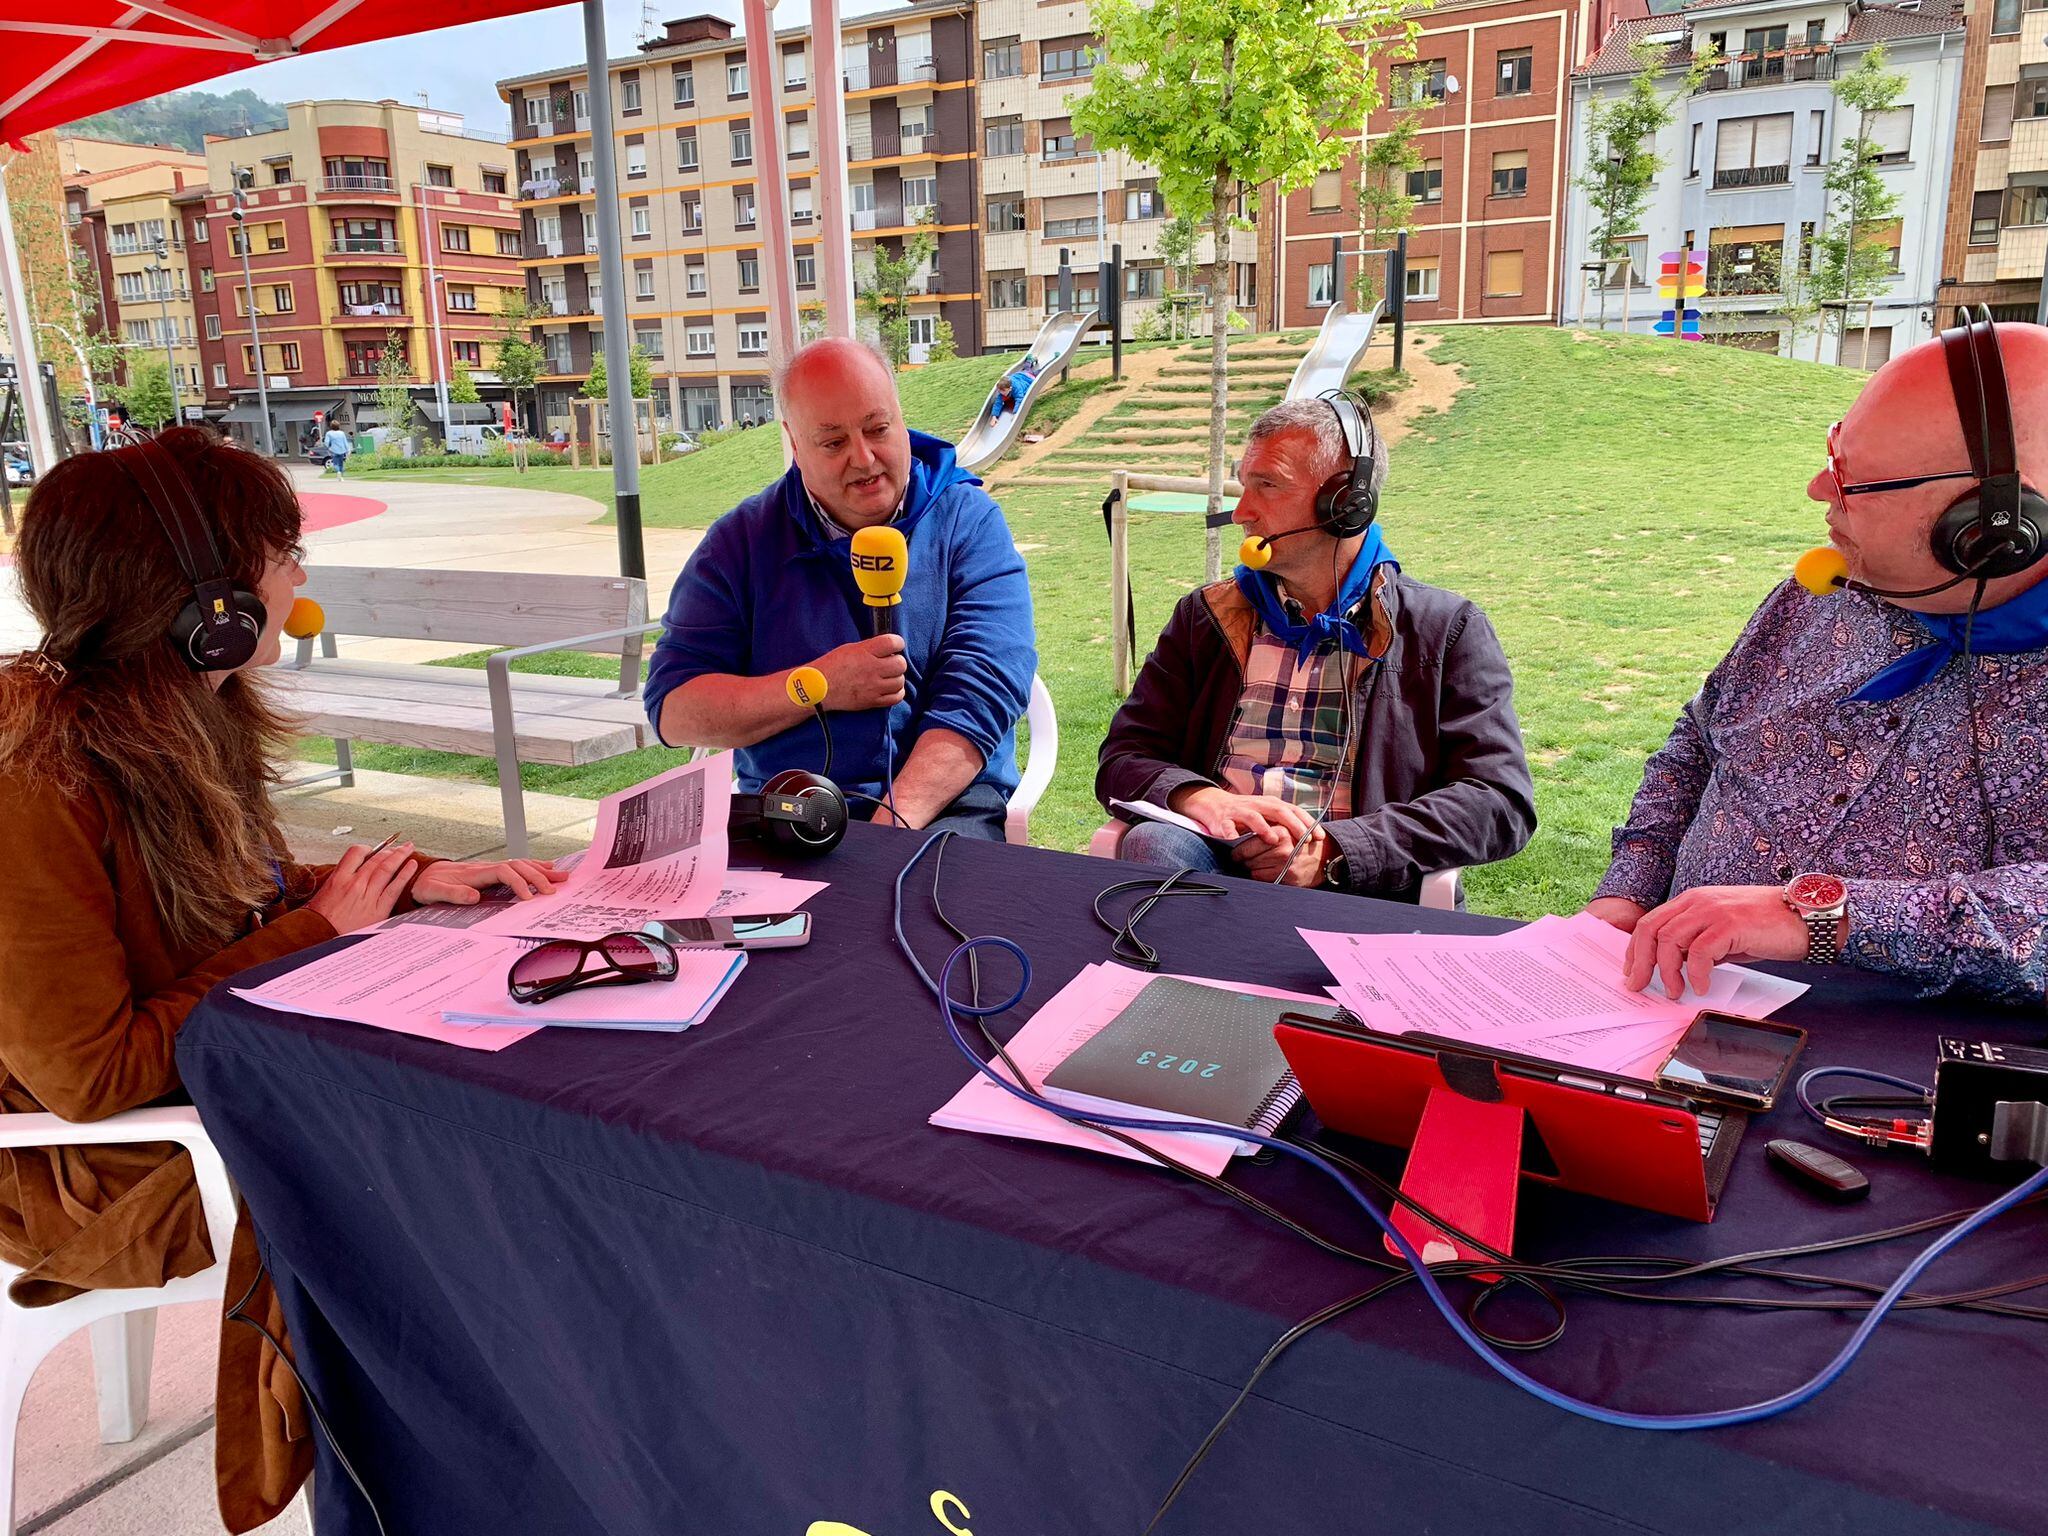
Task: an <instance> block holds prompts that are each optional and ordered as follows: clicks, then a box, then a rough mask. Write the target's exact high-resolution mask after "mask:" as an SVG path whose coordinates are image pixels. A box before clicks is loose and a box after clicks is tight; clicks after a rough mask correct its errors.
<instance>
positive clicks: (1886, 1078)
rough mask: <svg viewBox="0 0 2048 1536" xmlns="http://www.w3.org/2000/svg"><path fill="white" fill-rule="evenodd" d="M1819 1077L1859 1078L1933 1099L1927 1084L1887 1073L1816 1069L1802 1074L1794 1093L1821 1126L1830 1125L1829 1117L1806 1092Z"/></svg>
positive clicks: (1826, 1068) (1835, 1068) (1837, 1068)
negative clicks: (1809, 1084) (1909, 1080)
mask: <svg viewBox="0 0 2048 1536" xmlns="http://www.w3.org/2000/svg"><path fill="white" fill-rule="evenodd" d="M1817 1077H1859V1078H1862V1079H1863V1080H1864V1081H1865V1082H1867V1083H1882V1084H1884V1085H1885V1087H1887V1088H1904V1089H1905V1090H1907V1091H1908V1092H1909V1093H1917V1094H1919V1095H1920V1097H1921V1098H1923V1099H1927V1098H1931V1097H1932V1095H1931V1094H1930V1093H1929V1091H1928V1089H1927V1086H1926V1084H1924V1083H1913V1082H1908V1081H1907V1080H1906V1079H1905V1078H1903V1077H1893V1076H1891V1075H1890V1074H1889V1073H1886V1072H1866V1071H1864V1069H1863V1068H1861V1067H1814V1068H1813V1069H1812V1070H1810V1071H1807V1072H1802V1073H1800V1075H1799V1083H1798V1086H1797V1087H1795V1088H1794V1089H1793V1090H1792V1091H1793V1092H1794V1093H1796V1094H1798V1095H1799V1107H1800V1108H1801V1109H1803V1110H1805V1111H1806V1113H1807V1115H1808V1116H1809V1117H1810V1118H1812V1119H1813V1120H1815V1121H1817V1122H1818V1123H1820V1124H1821V1125H1826V1124H1827V1123H1828V1122H1827V1116H1825V1115H1823V1114H1822V1113H1821V1112H1820V1106H1819V1105H1818V1104H1816V1103H1814V1102H1813V1097H1812V1095H1810V1094H1809V1093H1808V1092H1807V1091H1806V1085H1807V1084H1808V1083H1810V1082H1812V1081H1813V1080H1814V1079H1815V1078H1817Z"/></svg>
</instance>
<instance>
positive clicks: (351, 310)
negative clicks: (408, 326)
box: [334, 304, 407, 325]
mask: <svg viewBox="0 0 2048 1536" xmlns="http://www.w3.org/2000/svg"><path fill="white" fill-rule="evenodd" d="M334 318H335V320H336V321H338V322H340V323H342V324H344V325H345V324H347V323H348V322H350V321H361V322H362V323H364V324H366V325H367V324H372V323H374V322H376V321H379V320H404V319H406V318H407V315H406V312H405V306H404V305H402V304H344V305H342V306H341V308H339V309H337V310H336V311H334Z"/></svg>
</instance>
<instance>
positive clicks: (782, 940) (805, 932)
mask: <svg viewBox="0 0 2048 1536" xmlns="http://www.w3.org/2000/svg"><path fill="white" fill-rule="evenodd" d="M642 931H643V932H645V933H648V934H651V935H653V936H654V937H655V938H657V939H667V940H668V941H669V943H671V944H673V945H675V947H676V948H677V949H795V948H797V947H798V946H799V945H803V944H808V943H810V942H811V914H810V913H808V912H778V913H776V914H774V915H773V916H772V917H669V918H663V919H662V920H661V921H660V922H658V923H649V924H648V925H647V926H646V928H645V929H643V930H642Z"/></svg>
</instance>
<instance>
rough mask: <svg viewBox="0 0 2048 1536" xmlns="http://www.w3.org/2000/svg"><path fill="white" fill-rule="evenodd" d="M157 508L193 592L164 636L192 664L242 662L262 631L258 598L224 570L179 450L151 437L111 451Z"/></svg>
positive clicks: (200, 667) (201, 667)
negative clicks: (166, 636) (179, 460)
mask: <svg viewBox="0 0 2048 1536" xmlns="http://www.w3.org/2000/svg"><path fill="white" fill-rule="evenodd" d="M108 456H109V457H110V458H112V459H113V461H114V462H115V463H116V464H118V465H120V466H121V468H122V470H123V471H125V472H126V474H127V476H128V478H129V479H130V480H133V481H134V482H135V488H136V489H137V490H139V491H140V492H142V499H143V501H144V502H146V503H147V504H148V505H149V509H150V510H151V511H152V512H153V513H155V515H156V520H157V526H158V527H160V528H162V529H163V533H164V539H165V541H166V542H167V543H169V545H170V546H171V554H172V555H173V556H174V557H175V558H176V559H177V562H178V569H179V571H181V572H182V573H183V574H184V577H185V580H186V581H188V582H190V583H191V584H192V599H191V601H190V602H188V603H186V604H185V605H184V606H183V607H182V608H180V609H179V610H178V616H177V617H176V618H175V619H173V620H172V621H171V627H170V630H169V636H170V641H171V644H172V645H173V646H175V647H176V648H177V651H178V654H179V655H180V656H183V657H184V658H185V665H186V666H188V667H190V668H191V669H192V670H193V671H194V672H232V671H234V669H235V668H237V667H240V666H245V665H247V663H248V661H249V658H250V657H252V656H254V655H255V654H256V646H257V644H258V643H259V642H260V641H261V640H262V638H263V626H264V623H265V622H266V620H267V618H268V615H267V614H265V612H264V611H263V600H262V599H261V598H260V597H258V596H257V595H256V594H255V593H254V592H251V591H250V590H249V589H248V588H247V587H244V586H241V585H239V584H237V583H236V582H235V581H234V580H233V579H232V578H231V577H230V576H229V575H228V574H227V561H226V560H225V559H224V558H223V557H222V555H221V552H220V545H219V543H218V542H217V541H216V540H215V539H214V536H213V528H212V525H211V524H209V523H208V522H207V520H206V515H205V514H204V513H203V512H202V511H201V510H200V507H199V497H198V494H197V493H196V492H195V491H194V490H193V489H192V482H191V480H189V479H188V478H187V477H186V475H185V471H184V468H183V466H181V465H180V464H179V463H178V460H177V456H176V455H175V454H173V453H172V452H171V451H170V450H169V449H168V448H166V447H164V445H163V444H162V443H160V442H158V441H156V440H155V439H153V438H144V439H142V440H141V441H139V442H135V443H131V444H129V445H128V446H126V447H122V448H116V449H114V450H113V451H112V452H111V453H110V454H109V455H108Z"/></svg>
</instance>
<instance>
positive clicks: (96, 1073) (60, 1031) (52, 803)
mask: <svg viewBox="0 0 2048 1536" xmlns="http://www.w3.org/2000/svg"><path fill="white" fill-rule="evenodd" d="M0 847H4V848H6V849H7V850H8V853H9V860H8V870H7V878H6V879H5V880H0V979H4V985H0V1113H11V1114H20V1113H27V1112H32V1111H36V1110H48V1111H52V1112H54V1113H56V1114H58V1115H61V1116H63V1117H64V1118H65V1119H66V1120H77V1121H91V1120H100V1119H104V1118H106V1117H107V1116H108V1115H113V1114H118V1113H120V1112H121V1111H122V1110H126V1109H134V1108H137V1107H139V1106H141V1105H144V1104H150V1103H153V1102H156V1101H158V1100H162V1099H166V1098H169V1099H174V1100H175V1099H177V1098H179V1097H181V1096H182V1089H181V1085H180V1084H179V1081H178V1072H177V1065H176V1062H175V1060H174V1057H173V1049H174V1047H175V1044H176V1041H177V1036H178V1029H179V1026H180V1025H182V1024H183V1023H184V1021H185V1016H186V1015H187V1014H188V1013H190V1012H191V1010H192V1008H193V1007H194V1006H195V1005H196V1004H197V1003H198V1002H199V1000H200V999H201V998H202V997H204V996H205V995H206V993H207V991H208V990H209V989H210V988H211V987H213V986H214V985H215V983H217V982H220V981H224V980H226V979H227V978H228V977H230V976H232V975H234V974H235V973H236V972H238V971H242V970H246V969H247V968H249V967H250V966H252V965H258V964H261V963H262V962H264V961H266V960H275V959H277V958H279V957H280V956H283V955H288V954H291V953H292V952H294V951H295V950H300V949H304V948H306V947H307V946H308V945H312V944H319V943H322V942H324V941H326V940H328V939H331V938H333V937H334V929H333V928H332V927H331V926H330V925H329V923H328V922H327V919H325V918H324V917H322V916H321V915H320V914H319V913H317V912H314V911H312V910H311V909H310V908H308V907H306V906H305V905H304V903H305V902H306V900H307V899H308V898H309V897H310V896H311V895H312V894H313V892H314V891H315V890H316V889H317V888H318V886H319V884H320V882H321V880H322V879H324V878H325V877H326V874H327V869H326V868H323V867H315V866H309V865H297V864H287V865H285V866H284V868H283V874H284V878H285V895H284V897H283V898H282V899H281V900H280V901H278V902H277V903H276V904H275V905H274V906H272V907H271V908H270V910H268V911H267V912H265V913H264V914H263V921H262V922H261V924H260V925H257V926H253V927H252V928H251V929H250V931H249V932H247V933H246V934H244V935H243V936H242V937H241V938H239V939H237V940H236V941H235V942H234V943H232V944H230V945H228V946H227V947H226V948H225V949H221V950H217V951H215V952H213V953H211V954H207V953H195V952H189V951H182V950H174V949H173V948H172V947H171V946H170V945H169V944H167V943H166V941H165V938H164V934H163V930H162V928H161V927H160V926H159V925H158V922H157V917H156V907H155V903H154V901H153V900H152V898H151V895H150V887H149V881H148V876H147V874H146V873H145V871H144V869H143V865H142V857H141V853H140V850H139V849H138V848H137V846H136V843H135V839H134V837H133V835H132V833H131V832H130V830H129V827H128V823H127V819H126V817H125V816H124V815H123V813H122V811H121V809H120V806H119V804H118V803H117V802H116V801H115V799H114V797H113V796H112V794H111V793H109V792H107V791H105V790H103V789H102V790H96V791H95V792H94V793H93V794H92V795H90V796H89V797H87V798H85V799H82V800H74V799H71V798H69V797H67V796H64V795H61V794H58V793H56V792H54V791H51V790H48V789H42V788H31V787H28V786H24V785H23V784H22V783H21V782H20V781H19V780H18V779H17V778H15V777H13V776H11V775H9V774H7V773H4V772H0ZM403 904H404V905H410V898H409V897H408V898H407V899H406V901H405V902H404V903H403ZM0 1258H4V1259H6V1260H7V1262H8V1263H10V1264H13V1265H15V1266H17V1267H18V1268H19V1269H20V1270H21V1274H20V1275H18V1276H17V1277H16V1278H15V1279H14V1281H13V1283H12V1285H11V1286H10V1287H9V1295H10V1296H11V1298H12V1299H13V1301H14V1302H15V1304H16V1305H20V1306H37V1305H48V1304H50V1303H52V1302H57V1301H62V1300H64V1299H65V1298H66V1297H69V1296H75V1295H77V1294H78V1293H79V1292H80V1291H83V1290H98V1289H106V1288H110V1287H127V1286H158V1285H162V1284H164V1283H165V1282H166V1281H168V1280H172V1279H175V1278H177V1277H179V1276H181V1275H190V1274H196V1273H198V1272H199V1271H200V1270H202V1269H205V1268H206V1267H207V1266H208V1265H209V1264H211V1263H212V1262H213V1259H214V1254H213V1249H212V1245H211V1243H210V1242H209V1241H208V1238H207V1232H206V1221H205V1217H204V1214H203V1213H202V1211H201V1209H200V1203H199V1190H198V1186H197V1184H196V1183H195V1182H194V1178H193V1172H192V1159H191V1157H190V1155H189V1154H187V1153H186V1151H185V1150H184V1149H183V1148H182V1147H180V1146H178V1145H176V1144H175V1143H171V1142H138V1143H132V1144H126V1145H112V1146H98V1147H92V1146H86V1147H48V1148H41V1149H33V1150H21V1151H9V1150H4V1149H0ZM257 1273H258V1264H257V1261H256V1247H255V1240H254V1233H253V1231H252V1229H251V1228H250V1225H249V1218H248V1212H247V1210H246V1209H244V1210H243V1212H242V1215H241V1221H240V1224H239V1226H238V1228H237V1230H236V1233H235V1244H234V1252H233V1254H232V1255H231V1256H230V1262H229V1272H228V1290H227V1294H228V1299H229V1301H230V1302H233V1301H236V1300H239V1299H240V1298H241V1297H242V1296H243V1294H244V1293H245V1292H248V1291H249V1290H250V1287H251V1284H252V1282H254V1281H255V1279H256V1276H257ZM269 1289H270V1288H269V1282H268V1280H267V1279H265V1280H264V1282H263V1283H262V1285H261V1286H260V1287H258V1288H257V1289H256V1291H255V1292H254V1294H253V1296H252V1299H251V1302H250V1304H249V1307H248V1310H249V1312H250V1313H251V1315H253V1316H254V1317H255V1318H257V1319H258V1320H259V1321H263V1322H264V1323H265V1324H266V1326H268V1327H269V1328H270V1330H271V1332H272V1334H273V1335H274V1336H276V1337H279V1338H282V1337H283V1319H282V1317H281V1316H280V1315H279V1314H278V1311H277V1309H276V1305H275V1300H274V1298H273V1297H271V1295H270V1294H269ZM302 1406H303V1405H302V1403H301V1400H300V1398H299V1395H298V1392H297V1388H296V1385H295V1383H293V1381H292V1380H291V1377H290V1373H289V1372H288V1371H287V1370H286V1369H285V1368H284V1366H283V1364H282V1362H280V1361H279V1360H278V1359H277V1356H276V1354H275V1352H274V1351H273V1350H271V1348H270V1346H269V1345H268V1344H267V1343H265V1342H264V1340H263V1339H262V1338H261V1337H259V1336H258V1335H257V1334H256V1333H255V1332H254V1331H252V1330H251V1329H248V1328H244V1327H240V1326H234V1327H229V1326H226V1325H225V1324H224V1325H223V1327H222V1331H221V1349H220V1375H219V1383H218V1401H217V1413H218V1440H217V1446H216V1463H217V1468H218V1470H219V1473H220V1479H221V1489H220V1494H221V1512H222V1517H223V1519H224V1520H226V1522H227V1525H228V1529H229V1530H231V1531H244V1530H249V1529H252V1528H253V1527H255V1526H257V1525H260V1524H262V1523H263V1522H264V1521H265V1520H268V1519H271V1518H273V1517H274V1516H275V1515H276V1514H277V1513H278V1512H279V1511H280V1510H281V1509H282V1508H283V1507H284V1505H285V1504H287V1503H289V1502H290V1500H291V1498H292V1496H293V1494H294V1493H295V1492H296V1491H297V1489H298V1485H299V1484H300V1483H301V1482H303V1481H304V1479H305V1476H306V1473H307V1472H308V1471H310V1470H311V1466H312V1443H311V1441H310V1440H309V1439H307V1438H306V1433H305V1424H304V1419H303V1417H302V1413H301V1409H302Z"/></svg>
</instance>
